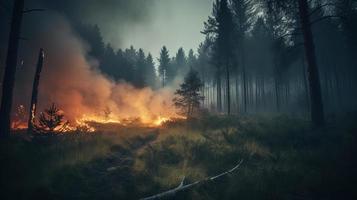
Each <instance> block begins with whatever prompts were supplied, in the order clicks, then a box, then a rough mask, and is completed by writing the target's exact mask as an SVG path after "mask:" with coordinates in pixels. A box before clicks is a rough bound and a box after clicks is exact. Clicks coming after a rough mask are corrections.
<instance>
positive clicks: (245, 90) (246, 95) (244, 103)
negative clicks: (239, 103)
mask: <svg viewBox="0 0 357 200" xmlns="http://www.w3.org/2000/svg"><path fill="white" fill-rule="evenodd" d="M242 56H243V57H244V55H242ZM242 69H243V72H242V74H243V96H244V97H243V107H244V113H247V97H248V94H247V93H248V92H247V74H246V69H245V63H244V58H242Z"/></svg>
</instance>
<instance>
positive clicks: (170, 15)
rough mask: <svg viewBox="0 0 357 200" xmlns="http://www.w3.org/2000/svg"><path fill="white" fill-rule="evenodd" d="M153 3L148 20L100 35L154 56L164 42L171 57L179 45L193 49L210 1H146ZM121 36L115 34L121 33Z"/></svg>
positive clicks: (198, 39) (206, 15) (207, 13)
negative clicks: (153, 6) (141, 49)
mask: <svg viewBox="0 0 357 200" xmlns="http://www.w3.org/2000/svg"><path fill="white" fill-rule="evenodd" d="M147 1H153V2H155V9H154V11H152V13H150V14H149V16H148V17H149V19H148V21H143V23H141V22H139V23H134V24H127V25H125V27H124V30H121V28H122V27H119V26H118V27H117V28H114V29H113V31H107V30H106V27H103V28H102V29H103V30H104V32H103V34H104V36H105V38H106V39H107V40H108V41H112V42H113V45H114V46H116V47H129V46H130V45H134V46H135V47H136V48H138V47H140V48H143V49H144V50H145V51H149V52H151V53H152V54H153V55H154V56H155V57H157V56H158V55H159V51H160V49H161V47H162V45H166V46H167V48H168V49H169V51H170V54H171V56H173V54H174V52H176V51H177V49H178V48H180V47H183V48H184V49H185V51H186V52H188V50H189V49H194V50H196V49H197V47H198V45H199V44H200V42H202V41H203V40H204V35H203V34H201V33H200V31H201V30H202V29H203V22H204V21H205V20H207V18H208V16H209V15H210V13H211V8H212V0H147ZM120 34H121V36H118V35H120Z"/></svg>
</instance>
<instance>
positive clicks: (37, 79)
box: [27, 49, 45, 133]
mask: <svg viewBox="0 0 357 200" xmlns="http://www.w3.org/2000/svg"><path fill="white" fill-rule="evenodd" d="M44 57H45V54H44V51H43V49H40V53H39V55H38V61H37V67H36V72H35V78H34V81H33V86H32V97H31V104H30V112H29V114H30V115H29V121H28V129H27V130H28V132H29V133H30V132H32V131H33V128H34V124H35V116H36V109H37V95H38V85H39V83H40V75H41V71H42V66H43V59H44Z"/></svg>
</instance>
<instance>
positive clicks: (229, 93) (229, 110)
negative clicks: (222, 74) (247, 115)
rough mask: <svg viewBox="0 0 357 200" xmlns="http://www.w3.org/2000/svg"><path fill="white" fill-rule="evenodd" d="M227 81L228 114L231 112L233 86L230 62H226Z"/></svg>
mask: <svg viewBox="0 0 357 200" xmlns="http://www.w3.org/2000/svg"><path fill="white" fill-rule="evenodd" d="M226 76H227V77H226V79H227V80H226V81H227V85H226V87H227V114H228V115H230V114H231V86H230V84H231V83H230V79H229V78H230V74H229V65H228V63H227V64H226Z"/></svg>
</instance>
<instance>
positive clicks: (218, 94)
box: [217, 73, 222, 112]
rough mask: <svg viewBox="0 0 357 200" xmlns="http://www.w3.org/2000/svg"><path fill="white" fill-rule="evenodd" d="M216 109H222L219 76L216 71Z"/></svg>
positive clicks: (219, 110)
mask: <svg viewBox="0 0 357 200" xmlns="http://www.w3.org/2000/svg"><path fill="white" fill-rule="evenodd" d="M217 111H218V112H221V111H222V92H221V76H220V74H219V73H217Z"/></svg>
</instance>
